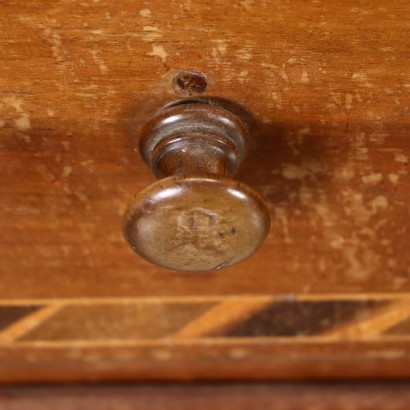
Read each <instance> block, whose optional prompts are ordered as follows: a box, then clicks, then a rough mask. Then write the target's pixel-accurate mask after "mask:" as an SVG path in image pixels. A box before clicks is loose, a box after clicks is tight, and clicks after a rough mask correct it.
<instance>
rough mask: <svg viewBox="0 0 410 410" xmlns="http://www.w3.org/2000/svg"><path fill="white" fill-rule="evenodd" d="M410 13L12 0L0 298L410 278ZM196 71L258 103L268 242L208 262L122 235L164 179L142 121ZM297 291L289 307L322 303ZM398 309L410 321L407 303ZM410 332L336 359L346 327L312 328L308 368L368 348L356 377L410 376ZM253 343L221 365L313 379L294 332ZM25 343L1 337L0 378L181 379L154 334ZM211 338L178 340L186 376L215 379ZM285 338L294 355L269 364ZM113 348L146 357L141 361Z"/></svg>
mask: <svg viewBox="0 0 410 410" xmlns="http://www.w3.org/2000/svg"><path fill="white" fill-rule="evenodd" d="M409 16H410V4H409V2H408V1H405V0H389V1H387V0H375V1H370V0H363V1H360V2H357V1H354V0H348V1H345V2H340V1H335V0H330V1H302V0H297V1H293V2H288V1H286V0H278V1H275V2H271V1H252V0H246V1H233V0H232V1H225V2H218V4H216V3H211V2H209V1H205V0H185V1H174V0H167V1H165V0H158V1H155V2H154V1H131V0H125V1H122V2H121V3H120V4H119V3H118V2H115V1H112V0H101V1H91V0H83V1H72V2H66V1H52V0H36V1H31V2H20V1H17V0H15V1H13V0H9V1H4V2H2V6H1V8H0V27H1V34H0V50H1V52H0V161H1V167H0V201H1V206H0V228H1V236H0V259H1V263H0V299H1V301H2V304H3V305H4V306H6V305H7V303H8V304H10V305H12V304H13V303H14V302H15V303H16V309H17V307H18V306H20V301H21V300H26V301H28V302H29V304H28V305H27V306H35V305H36V303H37V304H40V303H43V302H46V303H45V304H46V305H52V304H53V303H54V302H55V303H60V302H61V300H63V299H64V301H68V302H69V301H70V300H79V299H84V300H85V301H86V303H90V304H91V303H94V302H93V300H97V303H99V302H98V301H99V300H101V299H104V298H114V299H115V298H117V300H120V299H122V298H125V299H127V298H131V299H133V298H136V299H138V298H142V299H143V298H154V299H157V300H158V303H162V302H161V301H162V299H163V298H164V297H174V298H184V297H192V296H197V297H205V298H206V297H215V296H218V297H219V296H221V297H227V298H229V297H231V296H244V297H245V296H246V297H248V296H250V297H258V296H261V297H286V295H290V297H294V295H296V297H297V298H299V297H300V296H303V295H313V296H314V298H315V300H319V299H320V298H321V297H323V298H324V299H325V300H328V301H331V300H335V298H337V295H347V296H348V297H353V296H357V297H358V298H359V299H360V300H364V301H366V300H368V299H369V298H370V299H371V298H373V296H372V295H387V296H388V297H390V298H395V297H396V296H397V295H400V294H401V295H406V294H408V292H409V291H410V253H409V252H408V244H409V241H410V233H409V228H410V226H409V225H410V218H409V213H410V212H409V206H408V204H409V202H410V183H409V182H410V180H409V169H408V166H409V165H408V163H409V157H410V139H409V131H410V119H409V118H410V117H409V109H410V64H409V57H410V42H409V40H408V34H409V32H410V18H409ZM184 70H196V71H199V72H201V73H203V74H204V75H205V76H206V78H207V89H206V93H205V94H204V95H207V96H213V97H219V98H222V99H226V100H229V101H232V102H234V103H236V104H238V105H239V106H242V107H243V109H244V110H245V111H247V113H248V120H249V121H250V122H251V123H252V141H251V148H250V152H249V155H248V157H247V159H246V162H245V163H244V164H243V165H242V167H241V170H240V172H239V173H238V175H237V178H238V179H239V180H241V181H244V182H245V183H247V184H248V185H250V186H251V187H252V188H253V189H255V190H257V191H259V192H260V193H262V194H263V195H264V197H265V198H266V199H267V201H268V205H269V208H270V212H271V217H272V228H271V232H270V235H269V237H268V239H267V241H266V243H265V245H264V246H263V247H262V248H261V249H260V251H259V252H258V253H257V254H255V255H253V256H252V257H251V258H249V259H248V260H246V261H244V262H242V263H241V264H239V265H237V266H235V267H231V268H228V269H225V270H223V271H221V272H218V273H212V274H207V275H202V274H201V275H187V274H183V273H175V272H171V271H167V270H165V269H161V268H158V267H155V266H153V265H150V264H149V263H147V262H144V261H143V260H141V259H139V258H138V257H137V256H135V254H133V252H132V251H131V250H130V249H129V248H128V245H127V244H126V243H125V241H124V239H123V237H122V232H121V218H122V214H123V212H124V210H125V207H126V204H127V202H128V200H129V198H130V197H131V196H132V195H133V194H134V193H135V192H137V191H140V190H141V189H142V188H143V187H144V186H146V185H148V184H149V183H151V182H153V181H154V177H153V176H152V175H151V172H150V170H149V169H148V167H147V166H146V165H145V164H144V163H143V161H142V160H141V159H140V158H139V156H138V155H137V153H136V152H134V147H135V140H136V138H137V137H138V132H139V130H140V128H141V126H142V125H143V123H144V122H145V121H146V120H147V119H148V118H149V116H150V115H152V113H153V112H155V111H156V110H157V109H158V108H159V107H161V106H162V105H163V104H165V103H167V102H170V101H172V100H174V99H177V98H180V97H181V92H180V90H178V87H175V84H176V82H174V78H175V76H177V75H178V74H179V73H180V72H181V71H184ZM182 77H183V76H182ZM182 77H181V78H182ZM201 87H202V86H201ZM201 87H200V89H201V90H202V89H203V87H202V88H201ZM376 299H377V298H376ZM13 301H14V302H13ZM36 301H37V302H36ZM17 305H18V306H17ZM298 306H299V307H297V309H296V308H286V309H287V310H286V309H285V310H286V312H288V313H287V314H289V315H291V313H292V315H293V314H296V313H294V312H295V311H296V312H299V311H300V310H302V312H307V313H306V314H308V315H310V314H311V312H313V311H315V310H314V309H313V310H309V309H310V308H307V307H306V305H304V304H303V303H302V304H300V305H298ZM19 309H21V307H20V308H19ZM295 309H296V310H295ZM298 309H299V310H298ZM306 309H307V310H306ZM338 309H339V308H338ZM346 309H347V310H348V308H346ZM349 309H350V308H349ZM19 312H20V311H17V310H16V311H15V315H16V317H17V316H18V315H19V314H20V313H19ZM269 312H270V311H269ZM275 312H276V313H275V314H279V313H278V312H279V311H275ZM289 312H290V313H289ZM315 312H316V311H315ZM401 312H402V313H403V312H405V311H404V310H401ZM269 314H270V313H269ZM318 314H319V313H318ZM292 315H291V316H289V317H293V316H292ZM297 315H299V313H297ZM386 315H387V316H388V314H387V313H386ZM319 316H320V315H319ZM387 316H385V319H386V318H387ZM57 317H59V316H58V315H57ZM71 317H72V322H70V321H69V319H67V322H66V323H67V327H68V328H70V326H71V324H72V323H75V321H74V320H75V319H74V316H71ZM297 317H298V318H300V317H303V315H302V316H300V315H299V316H297ZM400 318H401V319H402V321H401V322H400V323H396V325H397V326H404V329H406V327H405V325H403V324H405V322H406V320H405V319H406V313H403V314H401V316H400ZM51 319H52V318H50V320H51ZM244 319H245V318H244ZM387 319H388V318H387ZM387 319H386V320H387ZM263 320H265V319H263ZM298 320H299V319H298ZM389 320H390V319H389ZM8 322H9V321H8V320H5V323H8ZM376 322H377V321H376ZM376 322H375V323H376ZM61 323H64V322H61ZM153 323H154V324H153V325H152V326H155V321H154V322H153ZM258 323H259V322H258ZM263 323H265V322H263ZM266 323H270V322H269V321H268V322H266ZM389 323H390V322H389ZM335 324H337V321H336V319H335ZM344 325H346V326H349V324H348V323H345V324H344ZM11 326H13V324H11ZM249 326H250V328H251V329H256V328H255V327H252V326H254V324H252V323H251V324H249V323H248V322H246V323H245V322H244V325H243V328H240V329H239V328H235V329H233V330H232V332H234V333H235V332H237V333H240V332H243V331H245V330H246V329H248V328H249ZM255 326H256V325H255ZM264 326H265V325H264ZM266 326H268V325H266ZM352 326H356V325H355V324H352ZM358 326H359V327H358V328H359V329H362V328H361V327H360V325H358ZM74 328H75V327H73V329H74ZM402 328H403V327H402ZM244 329H245V330H244ZM258 329H259V328H258ZM263 329H265V328H263ZM335 329H336V328H335ZM335 329H333V330H332V331H336V330H335ZM346 329H347V328H346ZM350 329H353V330H349V334H350V333H355V332H356V330H355V329H357V328H355V327H354V328H350ZM4 331H7V329H5V330H4ZM246 331H247V330H246ZM255 332H256V330H255ZM406 332H407V331H406V330H405V331H404V334H403V335H402V339H400V341H397V340H396V341H395V342H390V341H387V340H385V341H378V339H377V340H376V341H374V340H373V341H372V342H370V341H368V342H366V343H367V344H366V343H365V344H363V345H361V346H360V347H357V346H356V345H355V346H356V347H354V349H356V348H357V349H358V350H357V351H355V352H356V353H355V355H353V356H351V357H350V356H349V357H350V358H346V360H345V361H344V362H343V363H342V364H340V365H334V362H333V360H334V357H335V354H336V352H338V356H337V357H338V359H343V358H344V356H343V354H340V352H344V349H347V350H346V352H347V351H348V349H350V348H351V346H350V345H349V344H345V343H346V342H345V341H343V338H342V337H341V336H338V338H337V342H335V343H333V345H332V344H329V345H327V347H326V349H328V350H326V349H325V350H323V349H322V348H319V346H318V345H315V347H314V349H316V350H315V352H316V353H317V354H318V355H319V356H316V357H317V360H318V361H319V362H320V363H322V366H321V367H318V368H316V370H317V371H316V373H317V374H316V377H332V376H334V377H343V376H345V377H350V376H351V375H352V374H351V373H352V371H350V370H352V369H354V368H357V366H356V365H355V363H357V361H356V360H357V359H361V360H363V363H365V365H364V366H363V367H362V368H359V369H358V371H357V377H359V376H360V375H361V376H362V377H368V375H369V374H371V373H373V374H375V375H376V376H377V377H389V376H396V377H399V376H401V377H404V376H405V375H406V374H405V373H406V371H407V370H406V366H405V363H406V361H408V360H409V357H410V356H409V354H408V351H409V350H408V349H409V346H410V345H409V342H408V336H407V333H408V332H407V333H406ZM342 333H343V332H342V330H341V333H340V334H342ZM340 334H339V335H340ZM386 337H387V336H386ZM251 343H255V347H254V349H256V350H252V352H253V353H252V356H249V362H248V361H247V360H248V359H247V360H244V361H241V360H242V359H241V360H239V361H238V359H226V354H227V353H226V352H225V353H223V354H221V356H220V357H221V358H220V359H217V360H220V362H219V363H220V366H221V369H223V370H224V371H222V372H221V373H220V374H219V375H216V376H220V377H229V375H232V373H235V372H236V370H238V369H239V370H238V371H237V372H236V374H237V375H238V377H244V378H249V377H250V378H252V377H253V375H259V376H260V377H265V378H271V377H277V376H278V375H279V376H281V377H283V378H286V377H291V378H292V377H295V375H296V374H298V375H299V376H300V377H304V375H306V377H308V375H309V377H314V376H315V374H314V373H315V371H313V370H315V366H313V370H312V362H311V361H309V360H308V361H307V362H304V361H303V360H302V361H299V362H298V363H299V364H298V365H297V366H296V367H292V366H293V363H294V361H293V360H294V358H295V357H299V356H298V355H299V354H302V353H300V351H302V352H303V355H305V354H307V353H306V352H308V351H309V350H305V349H307V348H306V346H305V345H302V346H300V347H299V345H298V343H299V342H298V341H296V339H295V341H294V344H290V345H286V343H288V341H286V342H284V343H285V345H283V346H282V345H281V343H278V344H277V345H276V344H274V347H273V348H272V345H270V346H271V347H266V346H265V347H263V346H259V345H258V343H259V342H255V341H254V340H253V339H252V342H251ZM269 343H270V342H269ZM269 343H268V344H269ZM379 343H380V344H379ZM359 344H360V343H359ZM336 345H337V347H335V346H336ZM212 346H214V345H212ZM215 346H216V345H215ZM72 347H73V346H72ZM9 349H14V350H12V352H11V351H9ZM24 349H26V350H24ZM30 349H32V348H30V347H26V348H23V347H21V348H20V347H18V348H17V347H16V348H14V347H13V348H3V347H1V348H0V356H1V361H2V366H3V365H4V366H6V367H7V369H8V370H7V371H8V373H7V377H6V376H4V377H3V380H4V379H6V381H7V378H8V377H9V378H8V380H9V381H10V380H12V379H13V380H20V381H24V380H30V379H33V378H34V379H35V378H40V379H44V380H48V379H52V378H53V377H56V379H59V378H64V377H63V376H66V378H67V379H76V380H78V379H80V380H83V379H84V378H85V379H93V378H94V379H95V378H97V379H98V378H100V377H101V378H103V379H104V378H109V379H112V378H116V377H118V378H127V377H128V378H132V377H137V376H138V378H144V377H145V378H147V379H150V378H155V377H158V374H163V377H164V378H168V379H172V377H175V370H170V369H169V368H167V366H168V365H169V364H170V362H166V365H164V363H162V362H161V363H162V364H161V365H158V364H157V365H155V366H157V367H155V366H154V367H155V368H154V367H150V366H153V364H152V363H153V362H152V361H150V360H148V359H147V357H148V356H149V355H150V353H149V352H150V350H144V349H142V350H140V351H138V353H136V354H134V353H132V354H130V355H128V353H127V350H115V348H111V347H107V348H106V349H107V350H104V348H103V349H102V350H101V351H98V349H97V350H96V351H92V350H87V349H83V350H81V349H79V350H76V349H75V348H74V347H73V349H74V350H72V349H71V348H69V349H67V350H64V349H63V350H61V351H60V350H58V349H56V350H53V348H49V349H45V350H44V351H41V349H38V350H35V352H34V353H33V350H30ZM110 349H111V350H110ZM147 349H148V348H147ZM175 349H178V348H177V347H175ZM201 349H203V350H201ZM207 349H208V350H207ZM213 349H216V350H213ZM219 349H220V348H219V347H218V346H216V347H212V348H210V347H209V346H208V348H207V347H206V344H204V346H202V347H200V348H199V347H192V348H186V349H185V350H184V349H183V350H181V351H179V353H178V355H179V356H178V357H182V359H181V360H182V362H183V365H181V366H180V367H175V369H177V370H178V371H180V372H181V374H180V377H182V378H201V377H205V375H206V377H208V378H212V374H214V373H213V371H212V369H211V367H210V366H211V365H210V362H209V360H210V359H209V357H211V356H212V354H215V355H217V356H218V355H219V353H218V352H219ZM221 349H222V348H221ZM252 349H253V348H252ZM258 349H262V351H263V349H268V350H266V351H265V353H263V352H259V353H258ZM281 349H287V351H288V354H287V355H285V358H284V359H278V360H279V362H275V363H276V364H275V365H273V364H272V362H270V361H269V360H270V359H269V358H272V357H277V356H275V355H277V354H279V353H280V352H281V351H282V350H281ZM352 349H353V347H352ZM154 351H155V349H154ZM325 351H326V354H325ZM39 352H40V353H39ZM56 352H58V353H56ZM101 352H103V353H101ZM121 352H122V353H121ZM214 352H215V353H214ZM266 352H268V353H266ZM372 352H373V353H372ZM374 352H381V353H380V355H379V353H374ZM386 352H387V353H386ZM389 352H390V353H389ZM398 352H399V353H398ZM319 353H320V354H319ZM346 354H347V353H346ZM372 354H373V356H372ZM37 355H38V356H37ZM253 355H254V356H253ZM374 355H375V356H374ZM120 356H121V357H126V358H130V357H131V358H136V357H139V358H140V359H139V360H140V362H138V366H139V367H138V370H135V369H133V368H132V366H131V365H130V364H126V365H124V366H123V364H124V363H123V362H121V361H122V360H123V359H121V358H120ZM160 356H161V354H160ZM175 357H176V356H175ZM218 357H219V356H218ZM403 357H404V359H403ZM30 360H31V361H30ZM52 360H57V361H56V362H50V361H52ZM58 360H60V361H58ZM99 360H102V363H104V364H101V363H99ZM178 360H179V359H178ZM196 360H197V361H198V362H195V361H196ZM235 360H236V361H235ZM295 360H296V359H295ZM343 360H344V359H343ZM232 362H234V363H238V362H239V365H237V364H236V365H235V366H237V367H235V366H234V367H232ZM296 362H297V360H296ZM4 363H5V364H4ZM45 363H48V365H47V366H49V367H47V366H46V365H45ZM193 363H197V365H198V368H197V369H201V370H198V371H194V370H192V369H190V367H189V364H191V365H192V364H193ZM316 363H317V362H316ZM366 363H367V364H366ZM58 365H60V367H58ZM238 366H239V367H238ZM349 366H350V367H349ZM6 367H3V368H6ZM66 368H67V369H68V368H70V370H69V371H67V373H65V372H64V371H62V369H66ZM407 368H409V366H407ZM41 369H42V370H41ZM118 369H122V371H123V372H124V373H121V374H119V373H116V371H117V370H118ZM235 369H236V370H235ZM245 369H247V370H245ZM261 369H262V370H261ZM349 369H350V370H349ZM260 370H261V371H260ZM36 372H39V373H36ZM161 372H164V373H161ZM155 375H156V376H155ZM353 376H355V375H353ZM407 376H408V374H407Z"/></svg>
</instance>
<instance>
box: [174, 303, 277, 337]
mask: <svg viewBox="0 0 410 410" xmlns="http://www.w3.org/2000/svg"><path fill="white" fill-rule="evenodd" d="M272 303H274V300H273V298H271V299H268V300H266V299H258V298H242V299H234V300H228V301H222V302H221V303H219V304H218V305H216V306H213V307H211V308H209V309H208V310H207V311H206V312H205V313H203V314H202V315H200V316H199V317H197V318H196V319H194V320H192V321H191V322H189V323H188V324H186V325H185V326H184V327H183V328H182V329H180V330H178V331H177V332H176V333H174V335H173V336H171V337H172V339H185V338H190V339H192V338H196V337H201V336H206V335H209V334H212V333H215V332H218V331H220V330H221V329H223V328H226V327H229V326H233V325H235V324H236V323H238V322H240V321H243V320H244V319H245V320H246V319H247V318H248V317H249V316H251V315H253V314H254V313H256V312H258V311H260V310H262V309H264V308H265V307H266V306H269V305H270V304H272Z"/></svg>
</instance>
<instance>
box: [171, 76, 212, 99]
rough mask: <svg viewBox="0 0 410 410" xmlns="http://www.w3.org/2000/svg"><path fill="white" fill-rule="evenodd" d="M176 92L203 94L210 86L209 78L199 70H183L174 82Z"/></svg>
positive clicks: (188, 94)
mask: <svg viewBox="0 0 410 410" xmlns="http://www.w3.org/2000/svg"><path fill="white" fill-rule="evenodd" d="M172 85H173V87H174V90H175V92H177V93H178V94H181V95H186V96H191V95H199V94H203V93H204V92H205V91H206V88H207V86H208V81H207V78H206V76H205V75H204V74H202V73H200V72H199V71H181V72H180V73H178V74H177V75H176V76H175V77H174V80H173V82H172Z"/></svg>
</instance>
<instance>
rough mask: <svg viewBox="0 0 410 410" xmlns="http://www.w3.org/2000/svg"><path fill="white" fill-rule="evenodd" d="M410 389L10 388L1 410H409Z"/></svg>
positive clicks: (312, 386)
mask: <svg viewBox="0 0 410 410" xmlns="http://www.w3.org/2000/svg"><path fill="white" fill-rule="evenodd" d="M409 401H410V388H409V384H408V383H397V384H392V383H387V384H381V383H376V384H371V383H358V384H330V383H327V384H319V383H309V384H307V383H306V384H293V385H291V384H268V383H263V384H259V385H255V384H194V385H172V384H171V385H163V384H162V385H161V384H157V385H142V386H132V385H125V386H124V385H123V386H118V385H117V386H110V385H108V386H107V385H105V386H104V385H100V386H95V385H94V386H93V385H91V386H84V387H78V386H65V387H59V388H53V389H50V388H49V387H48V388H47V387H43V388H27V387H25V388H22V387H19V388H6V389H3V390H1V391H0V410H26V409H30V410H37V409H38V410H55V409H60V410H72V409H75V410H85V409H90V408H98V409H101V410H118V409H121V410H150V409H152V408H155V409H156V410H174V409H175V410H191V409H195V410H207V409H209V408H216V409H218V410H219V409H220V410H232V409H235V410H248V409H250V408H251V409H253V410H265V409H275V410H276V409H280V410H297V409H303V410H328V409H334V410H407V409H408V405H409Z"/></svg>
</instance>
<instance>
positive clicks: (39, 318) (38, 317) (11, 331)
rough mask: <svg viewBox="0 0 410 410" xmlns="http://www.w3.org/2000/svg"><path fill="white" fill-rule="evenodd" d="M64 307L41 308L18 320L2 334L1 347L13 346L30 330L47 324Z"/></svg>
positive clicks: (0, 335)
mask: <svg viewBox="0 0 410 410" xmlns="http://www.w3.org/2000/svg"><path fill="white" fill-rule="evenodd" d="M63 306H64V305H63V304H52V305H48V306H45V307H43V308H40V309H39V310H36V311H34V312H32V313H30V314H27V315H26V316H24V317H22V318H21V319H20V320H17V321H16V322H14V323H13V324H12V325H10V326H8V327H7V328H5V329H4V330H3V331H2V332H0V345H2V344H3V345H4V344H11V343H13V342H15V341H16V340H17V339H19V338H20V337H22V336H24V335H25V334H26V333H27V332H29V331H30V330H33V329H35V328H36V327H37V326H39V325H40V324H42V323H43V322H45V321H46V320H47V319H48V318H50V317H51V316H53V315H54V314H56V313H57V312H58V311H59V310H60V309H61V308H62V307H63Z"/></svg>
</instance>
